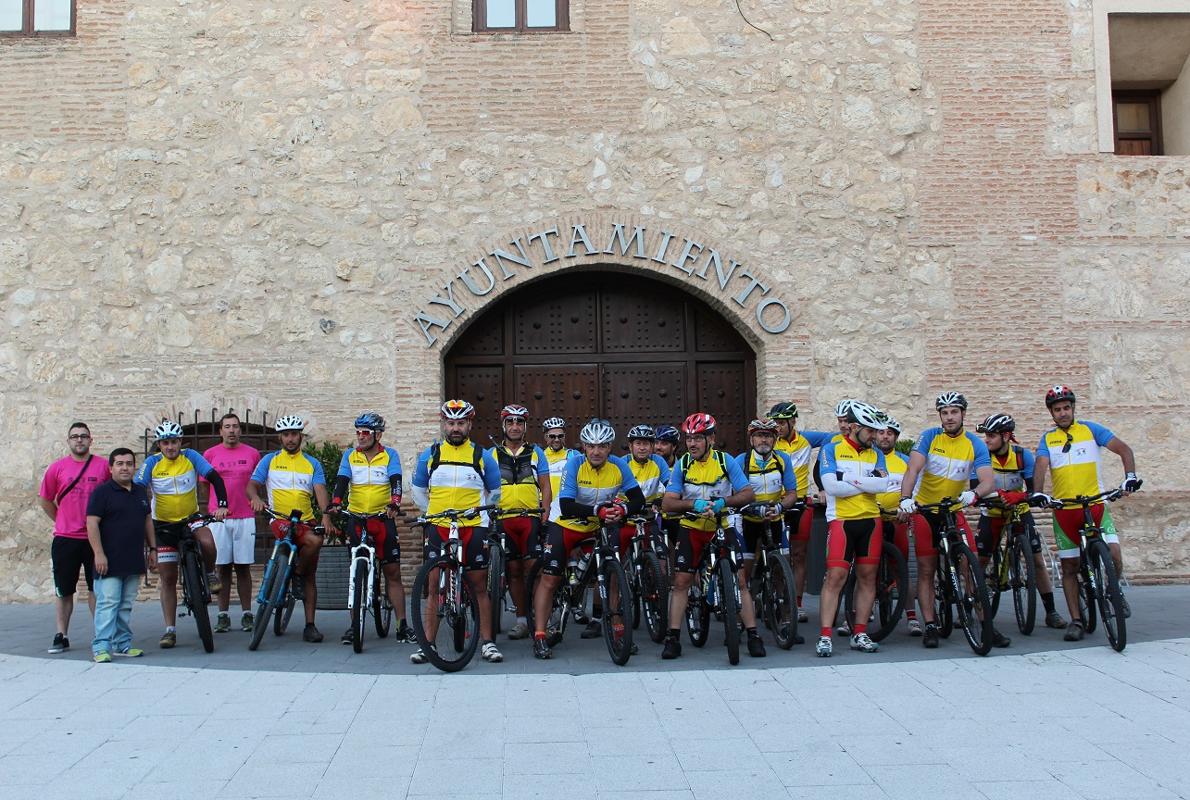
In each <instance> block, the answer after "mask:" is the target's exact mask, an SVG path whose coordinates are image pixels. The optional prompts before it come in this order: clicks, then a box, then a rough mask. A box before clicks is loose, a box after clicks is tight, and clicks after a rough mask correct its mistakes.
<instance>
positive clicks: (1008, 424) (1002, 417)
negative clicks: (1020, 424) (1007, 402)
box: [975, 414, 1016, 433]
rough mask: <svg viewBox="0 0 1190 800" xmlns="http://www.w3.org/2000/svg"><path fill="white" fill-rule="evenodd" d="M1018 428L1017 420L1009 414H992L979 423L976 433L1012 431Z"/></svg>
mask: <svg viewBox="0 0 1190 800" xmlns="http://www.w3.org/2000/svg"><path fill="white" fill-rule="evenodd" d="M1015 430H1016V420H1015V419H1013V418H1012V417H1010V416H1009V415H1008V414H992V415H991V416H990V417H988V418H987V419H985V420H984V421H983V422H981V423H979V427H978V428H976V429H975V432H976V433H1012V432H1013V431H1015Z"/></svg>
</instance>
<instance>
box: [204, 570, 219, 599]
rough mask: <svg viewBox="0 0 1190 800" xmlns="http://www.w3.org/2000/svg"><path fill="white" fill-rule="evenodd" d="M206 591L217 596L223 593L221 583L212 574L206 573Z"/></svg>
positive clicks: (215, 575) (216, 576)
mask: <svg viewBox="0 0 1190 800" xmlns="http://www.w3.org/2000/svg"><path fill="white" fill-rule="evenodd" d="M207 591H208V592H210V593H211V594H212V595H216V594H219V593H220V592H221V591H223V581H222V580H221V579H220V578H219V576H218V575H217V574H216V573H214V572H208V573H207Z"/></svg>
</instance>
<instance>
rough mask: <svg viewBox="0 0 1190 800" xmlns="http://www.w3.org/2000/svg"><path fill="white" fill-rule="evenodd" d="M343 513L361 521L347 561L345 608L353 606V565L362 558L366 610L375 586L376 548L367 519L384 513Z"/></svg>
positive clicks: (380, 516) (370, 602)
mask: <svg viewBox="0 0 1190 800" xmlns="http://www.w3.org/2000/svg"><path fill="white" fill-rule="evenodd" d="M343 514H344V515H346V516H347V517H348V518H350V519H354V520H358V521H360V522H362V523H363V525H362V526H361V530H360V536H359V544H357V545H354V546H353V547H352V548H351V560H350V561H348V562H347V610H348V611H352V610H353V609H354V608H355V567H356V564H358V563H359V562H360V561H361V560H362V561H365V563H366V564H367V567H368V577H367V582H368V585H367V587H366V588H365V595H364V598H363V604H364V608H363V611H366V610H368V609H369V608H371V607H372V598H373V593H374V591H375V587H376V548H375V547H374V546H373V545H372V532H371V531H370V530H368V520H371V519H380V518H382V517H383V516H384V515H383V514H356V513H354V512H351V511H344V512H343ZM363 611H361V613H363Z"/></svg>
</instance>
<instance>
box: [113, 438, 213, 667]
mask: <svg viewBox="0 0 1190 800" xmlns="http://www.w3.org/2000/svg"><path fill="white" fill-rule="evenodd" d="M153 437H154V439H155V440H156V442H157V449H158V451H159V452H156V453H154V454H153V455H151V456H149V457H148V458H146V459H145V461H144V463H143V464H141V467H140V469H139V470H138V471H137V473H136V478H135V480H134V482H135V483H137V484H138V485H140V486H143V487H145V489H146V490H147V491H148V492H149V493H150V494H151V495H152V498H153V531H154V534H155V538H156V539H157V576H158V578H159V579H160V580H159V581H158V583H157V588H158V592H159V594H160V596H161V613H162V615H163V616H164V617H165V633H163V634H162V635H161V640H160V641H159V642H158V644H159V645H160V646H161V647H162V648H164V649H167V650H168V649H169V648H171V647H173V646H174V645H176V644H177V643H178V633H177V618H178V542H179V541H180V539H181V535H182V533H183V531H185V529H186V520H188V519H189V518H190V517H191V516H192V515H194V514H197V513H198V492H197V488H198V478H199V476H200V475H201V476H202V477H203V478H205V479H206V480H207V481H208V482H209V483H210V484H211V488H212V489H214V490H215V512H214V514H213V515H212V516H214V517H215V519H216V521H219V522H222V521H223V519H224V518H225V517H226V516H227V488H226V487H225V486H224V484H223V478H221V477H220V476H219V473H218V472H216V471H215V469H214V467H212V466H211V465H210V464H209V463H208V462H207V460H206V459H205V458H203V457H202V456H201V455H199V454H198V453H197V452H196V451H194V450H191V449H190V448H189V447H182V426H181V425H179V424H178V423H176V422H174V421H173V420H168V419H167V420H162V421H161V424H160V425H158V426H157V428H156V429H155V430H154V431H153ZM194 538H195V539H197V540H198V544H199V547H200V548H201V550H200V551H201V553H202V558H203V562H204V565H205V568H206V569H207V570H208V574H207V583H208V588H209V589H210V590H211V594H218V592H219V590H220V589H221V588H222V587H221V586H220V585H219V584H218V582H217V581H216V580H215V579H214V577H213V576H212V575H211V574H210V570H211V569H212V568H213V567H214V565H215V539H214V537H213V536H212V535H211V529H210V528H208V527H206V526H203V527H201V528H199V529H197V530H196V531H195V532H194Z"/></svg>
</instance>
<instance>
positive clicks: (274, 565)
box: [248, 559, 282, 650]
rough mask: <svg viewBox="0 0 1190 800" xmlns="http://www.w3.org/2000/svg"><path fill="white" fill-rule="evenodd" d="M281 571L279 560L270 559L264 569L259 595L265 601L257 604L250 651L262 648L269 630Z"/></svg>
mask: <svg viewBox="0 0 1190 800" xmlns="http://www.w3.org/2000/svg"><path fill="white" fill-rule="evenodd" d="M281 571H282V570H281V563H280V561H279V560H278V559H270V560H269V563H268V565H267V566H266V567H265V568H264V582H263V584H262V585H261V587H260V595H259V596H260V597H262V598H264V599H263V600H261V602H259V603H257V604H256V619H255V620H253V622H252V641H250V642H248V649H249V650H255V649H256V648H258V647H260V641H261V639H263V638H264V632H265V631H266V630H268V627H269V618H270V617H271V616H272V611H273V595H274V594H276V592H277V579H278V573H280V572H281Z"/></svg>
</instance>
